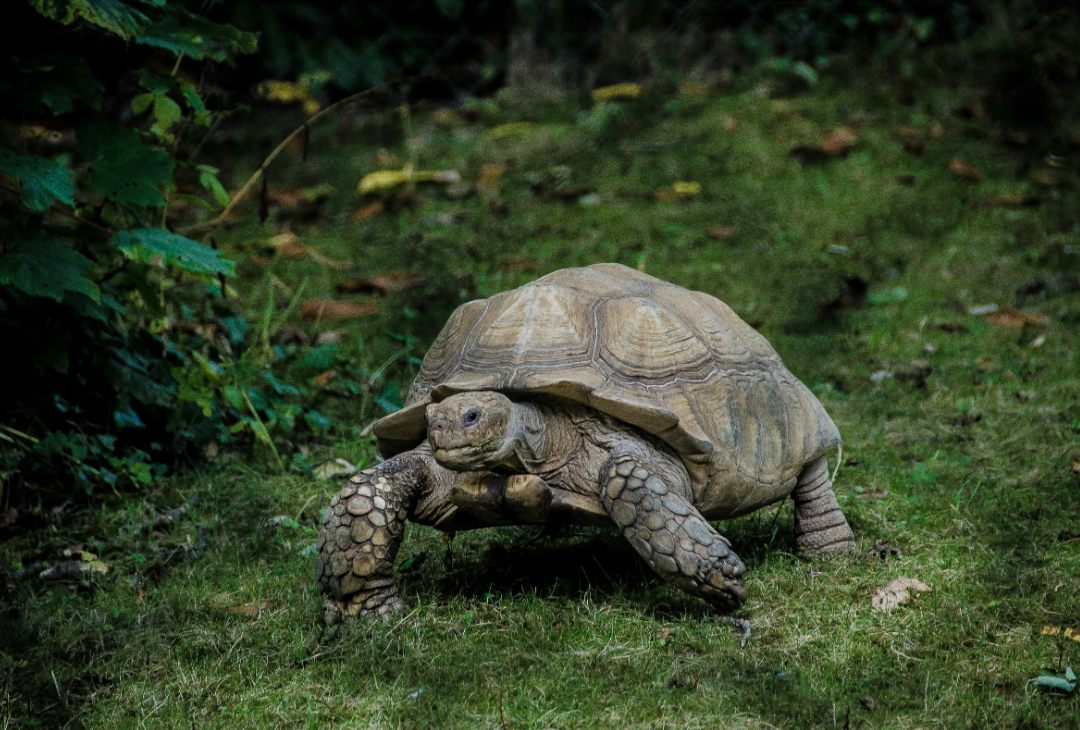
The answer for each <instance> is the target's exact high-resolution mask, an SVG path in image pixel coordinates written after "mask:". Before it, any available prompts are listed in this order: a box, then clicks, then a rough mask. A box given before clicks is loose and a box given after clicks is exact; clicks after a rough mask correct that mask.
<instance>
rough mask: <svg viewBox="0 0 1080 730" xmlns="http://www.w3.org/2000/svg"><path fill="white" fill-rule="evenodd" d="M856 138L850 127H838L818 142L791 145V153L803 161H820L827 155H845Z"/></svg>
mask: <svg viewBox="0 0 1080 730" xmlns="http://www.w3.org/2000/svg"><path fill="white" fill-rule="evenodd" d="M858 139H859V138H858V137H857V136H856V135H855V132H854V131H853V130H852V129H851V127H838V128H836V129H834V130H833V131H832V132H830V133H829V135H828V136H826V137H825V139H823V140H822V141H821V142H820V143H819V144H816V145H814V144H800V145H796V146H794V147H792V148H791V154H793V155H795V156H796V157H799V158H801V159H802V160H803V161H804V162H820V161H822V160H824V159H826V158H829V157H842V156H843V155H846V154H847V153H848V152H849V151H850V150H851V148H852V147H854V146H855V143H856V142H857V141H858Z"/></svg>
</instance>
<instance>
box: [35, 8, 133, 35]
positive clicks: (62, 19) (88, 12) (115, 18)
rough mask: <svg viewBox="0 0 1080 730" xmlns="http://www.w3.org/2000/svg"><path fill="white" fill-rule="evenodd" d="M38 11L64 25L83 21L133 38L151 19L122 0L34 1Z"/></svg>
mask: <svg viewBox="0 0 1080 730" xmlns="http://www.w3.org/2000/svg"><path fill="white" fill-rule="evenodd" d="M30 4H31V5H32V6H33V8H34V10H36V11H38V12H39V13H41V14H42V15H44V16H45V17H46V18H51V19H52V20H55V21H57V22H59V23H63V24H64V25H73V24H74V23H76V22H78V21H80V20H82V21H85V22H87V23H89V24H91V25H94V26H97V27H98V28H101V29H102V30H106V31H108V32H109V33H113V34H115V35H118V36H120V37H121V38H123V39H124V40H126V41H127V40H131V39H132V38H133V37H134V36H135V35H137V34H138V33H139V31H141V30H142V29H143V28H144V27H145V26H146V24H147V23H148V22H149V18H147V17H146V16H145V15H143V14H142V13H140V12H139V11H138V10H136V9H135V8H133V7H130V6H128V5H125V4H124V3H122V2H120V1H119V0H30Z"/></svg>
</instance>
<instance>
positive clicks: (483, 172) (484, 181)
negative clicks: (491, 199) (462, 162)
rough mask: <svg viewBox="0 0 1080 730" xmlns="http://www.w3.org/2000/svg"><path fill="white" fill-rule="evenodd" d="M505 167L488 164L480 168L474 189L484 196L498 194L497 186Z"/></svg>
mask: <svg viewBox="0 0 1080 730" xmlns="http://www.w3.org/2000/svg"><path fill="white" fill-rule="evenodd" d="M504 172H506V165H499V164H495V163H489V164H486V165H484V166H482V167H481V168H480V175H479V176H478V177H477V179H476V189H477V191H479V192H480V193H482V194H484V195H495V194H497V193H498V192H499V184H500V182H501V181H502V176H503V173H504Z"/></svg>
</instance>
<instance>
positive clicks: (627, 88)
mask: <svg viewBox="0 0 1080 730" xmlns="http://www.w3.org/2000/svg"><path fill="white" fill-rule="evenodd" d="M639 96H641V84H635V83H633V82H627V83H622V84H611V85H610V86H601V87H599V88H596V89H593V91H592V100H593V101H595V102H601V101H614V100H615V99H636V98H638V97H639Z"/></svg>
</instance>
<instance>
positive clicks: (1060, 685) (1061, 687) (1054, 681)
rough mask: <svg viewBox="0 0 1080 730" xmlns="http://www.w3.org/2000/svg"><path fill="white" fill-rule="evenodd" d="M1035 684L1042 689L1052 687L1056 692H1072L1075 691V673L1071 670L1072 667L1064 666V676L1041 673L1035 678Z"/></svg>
mask: <svg viewBox="0 0 1080 730" xmlns="http://www.w3.org/2000/svg"><path fill="white" fill-rule="evenodd" d="M1035 684H1036V685H1037V686H1039V687H1041V688H1042V689H1052V690H1055V691H1058V692H1064V693H1066V694H1072V693H1073V692H1075V691H1076V685H1077V682H1076V673H1075V672H1074V671H1073V669H1072V667H1065V677H1064V678H1061V677H1055V676H1053V675H1048V674H1041V675H1039V676H1038V677H1037V678H1036V679H1035Z"/></svg>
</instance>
